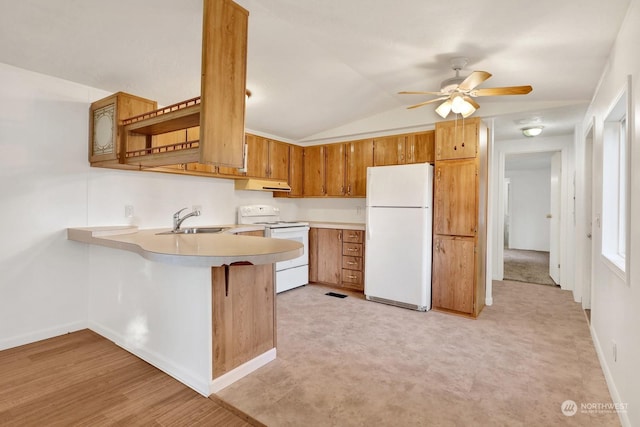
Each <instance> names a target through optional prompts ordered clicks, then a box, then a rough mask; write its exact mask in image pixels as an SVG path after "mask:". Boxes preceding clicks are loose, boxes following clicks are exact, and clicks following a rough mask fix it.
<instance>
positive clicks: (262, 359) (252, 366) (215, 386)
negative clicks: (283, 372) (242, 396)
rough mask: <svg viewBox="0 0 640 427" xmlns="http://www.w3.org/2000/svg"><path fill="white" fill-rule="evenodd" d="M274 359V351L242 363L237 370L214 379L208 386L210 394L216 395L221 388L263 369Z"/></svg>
mask: <svg viewBox="0 0 640 427" xmlns="http://www.w3.org/2000/svg"><path fill="white" fill-rule="evenodd" d="M275 359H276V349H275V348H272V349H271V350H268V351H265V352H264V353H262V354H261V355H260V356H258V357H255V358H253V359H251V360H249V361H248V362H245V363H243V364H242V365H240V366H238V367H237V368H235V369H233V370H231V371H229V372H227V373H226V374H224V375H222V376H220V377H218V378H216V379H214V380H213V381H211V384H210V392H211V393H217V392H219V391H220V390H222V389H223V388H225V387H227V386H230V385H231V384H233V383H234V382H236V381H238V380H239V379H240V378H244V377H246V376H247V375H249V374H250V373H252V372H253V371H255V370H256V369H258V368H261V367H263V366H264V365H266V364H267V363H269V362H271V361H272V360H275Z"/></svg>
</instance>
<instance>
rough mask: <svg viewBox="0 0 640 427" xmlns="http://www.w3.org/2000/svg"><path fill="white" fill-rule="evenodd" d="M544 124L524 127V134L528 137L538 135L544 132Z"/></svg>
mask: <svg viewBox="0 0 640 427" xmlns="http://www.w3.org/2000/svg"><path fill="white" fill-rule="evenodd" d="M543 128H544V126H532V127H527V128H522V134H523V135H524V136H527V137H533V136H538V135H540V134H541V133H542V129H543Z"/></svg>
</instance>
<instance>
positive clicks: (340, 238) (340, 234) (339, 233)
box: [338, 231, 342, 241]
mask: <svg viewBox="0 0 640 427" xmlns="http://www.w3.org/2000/svg"><path fill="white" fill-rule="evenodd" d="M338 240H339V241H342V231H340V232H338Z"/></svg>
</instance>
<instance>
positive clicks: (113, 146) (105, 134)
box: [89, 92, 158, 163]
mask: <svg viewBox="0 0 640 427" xmlns="http://www.w3.org/2000/svg"><path fill="white" fill-rule="evenodd" d="M156 108H158V104H157V103H156V102H155V101H152V100H150V99H145V98H140V97H139V96H134V95H129V94H128V93H124V92H117V93H115V94H113V95H111V96H108V97H106V98H103V99H101V100H99V101H96V102H94V103H93V104H91V107H90V115H89V162H91V163H97V162H104V161H110V162H113V163H117V161H120V160H121V159H122V158H123V157H124V149H125V148H124V146H123V143H122V138H121V137H122V134H121V127H120V122H121V121H122V120H123V119H125V118H127V117H131V116H136V115H138V114H142V113H146V112H148V111H153V110H155V109H156ZM136 142H137V143H138V144H139V145H142V146H143V147H144V146H145V144H146V138H145V137H144V136H142V135H141V136H138V138H137V139H136Z"/></svg>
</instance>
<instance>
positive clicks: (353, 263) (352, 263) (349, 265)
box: [342, 255, 362, 271]
mask: <svg viewBox="0 0 640 427" xmlns="http://www.w3.org/2000/svg"><path fill="white" fill-rule="evenodd" d="M342 268H343V269H346V270H358V271H362V257H355V256H346V255H343V256H342Z"/></svg>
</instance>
